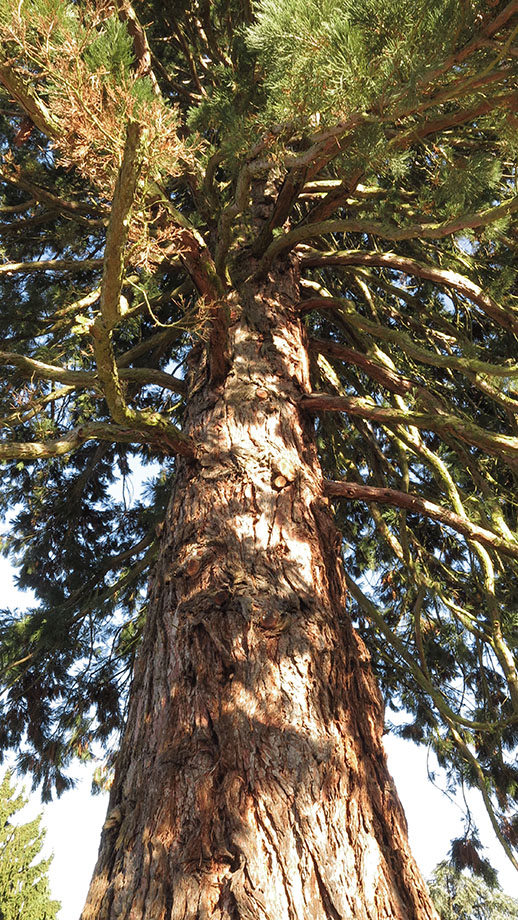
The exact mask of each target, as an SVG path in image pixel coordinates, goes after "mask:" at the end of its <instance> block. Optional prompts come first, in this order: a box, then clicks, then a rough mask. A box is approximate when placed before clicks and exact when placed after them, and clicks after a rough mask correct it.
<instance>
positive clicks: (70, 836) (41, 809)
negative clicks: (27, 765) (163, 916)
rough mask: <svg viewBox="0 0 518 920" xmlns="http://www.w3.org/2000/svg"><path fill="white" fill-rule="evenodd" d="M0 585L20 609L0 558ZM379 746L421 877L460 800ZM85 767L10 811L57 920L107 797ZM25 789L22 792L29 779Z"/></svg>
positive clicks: (485, 825) (508, 888) (418, 758)
mask: <svg viewBox="0 0 518 920" xmlns="http://www.w3.org/2000/svg"><path fill="white" fill-rule="evenodd" d="M0 586H1V592H2V593H1V598H2V606H5V607H8V606H17V607H18V608H20V609H21V608H22V607H23V606H25V605H26V604H27V603H28V602H29V599H28V598H27V595H25V594H20V592H17V591H16V588H15V584H14V579H13V571H12V569H11V567H10V565H9V564H8V562H7V561H6V560H5V559H2V558H0ZM385 747H386V751H387V756H388V762H389V769H390V772H391V773H392V776H393V777H394V780H395V783H396V787H397V789H398V792H399V796H400V798H401V801H402V803H403V807H404V809H405V813H406V816H407V821H408V826H409V838H410V844H411V847H412V850H413V852H414V856H415V858H416V860H417V863H418V865H419V868H420V869H421V872H422V874H423V875H424V877H425V878H428V877H429V876H430V875H431V873H432V871H433V869H434V868H435V866H436V865H437V863H438V862H440V861H441V860H442V859H445V858H446V856H447V853H448V850H449V846H450V840H451V839H452V838H453V837H455V836H460V835H461V834H462V832H463V811H462V803H459V802H455V801H453V800H451V799H450V798H448V797H447V796H446V795H445V794H444V793H443V792H442V791H440V789H439V788H437V786H434V785H433V784H432V783H431V782H430V780H429V779H428V770H430V771H432V772H434V773H436V774H437V777H440V775H441V770H440V768H439V767H438V765H437V761H436V760H435V757H434V756H433V755H430V756H429V757H428V755H427V751H426V750H425V749H424V748H421V747H417V746H416V745H415V744H413V743H412V742H410V741H403V740H402V739H400V738H395V737H394V736H386V737H385ZM92 772H93V766H92V765H84V766H82V765H78V766H77V768H76V770H75V772H74V777H75V778H76V780H77V785H76V788H75V789H73V790H71V791H69V792H65V793H64V794H63V795H62V796H61V798H60V799H57V800H55V801H53V802H51V803H50V804H48V805H45V806H43V805H42V804H41V800H40V798H39V795H38V793H34V794H31V795H29V804H28V805H27V807H26V809H25V810H24V811H23V812H20V813H19V815H18V816H17V820H19V821H24V822H25V821H29V820H30V819H31V818H33V817H35V816H36V815H37V814H40V813H42V814H43V821H42V826H43V827H44V828H45V829H46V832H47V834H46V843H45V850H44V855H45V856H47V855H49V854H50V853H53V861H52V864H51V867H50V870H49V877H50V884H51V890H52V896H53V897H54V898H55V899H56V900H58V901H61V904H62V907H61V911H60V913H59V915H58V916H59V920H78V918H79V915H80V913H81V910H82V908H83V905H84V902H85V899H86V894H87V890H88V885H89V882H90V878H91V876H92V873H93V870H94V866H95V861H96V858H97V849H98V845H99V838H100V834H101V828H102V825H103V822H104V819H105V814H106V808H107V796H106V795H96V796H92V794H91V778H92ZM438 782H440V780H439V779H438ZM21 785H24V784H23V782H21ZM25 788H26V791H27V793H28V791H29V783H25ZM470 806H471V807H472V809H473V812H474V815H475V819H476V823H477V826H478V828H479V832H480V837H481V839H482V842H483V843H484V845H485V847H486V850H485V852H484V854H483V855H484V856H486V857H487V858H489V859H490V860H491V862H492V864H493V866H494V867H495V869H497V871H498V875H499V881H500V884H501V886H502V888H503V889H504V891H505V892H506V893H507V894H509V895H512V896H513V897H518V873H517V872H516V870H515V869H513V867H512V866H511V864H510V863H509V861H508V860H507V858H506V857H505V855H504V853H503V851H502V849H501V847H500V845H499V844H498V843H497V841H496V838H495V837H494V834H493V831H492V829H491V826H490V824H489V819H488V818H487V816H486V814H485V809H484V807H483V805H482V804H481V797H480V795H479V794H478V793H476V792H473V793H472V795H471V797H470Z"/></svg>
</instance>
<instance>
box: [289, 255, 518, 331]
mask: <svg viewBox="0 0 518 920" xmlns="http://www.w3.org/2000/svg"><path fill="white" fill-rule="evenodd" d="M300 258H301V262H302V264H303V265H305V266H306V267H308V268H322V267H325V266H326V265H337V266H338V265H374V266H376V267H377V268H388V269H392V270H393V271H398V272H404V273H405V274H407V275H415V276H416V277H417V278H423V279H424V280H425V281H434V282H435V283H436V284H441V285H444V286H445V287H451V288H453V289H454V290H455V291H458V292H459V294H462V296H463V297H466V298H467V299H468V300H471V301H472V303H475V304H477V306H478V307H480V309H481V310H483V311H484V313H486V314H487V315H488V316H490V317H491V319H493V320H495V322H497V323H498V324H499V325H500V326H502V327H503V328H504V329H507V330H508V331H509V332H514V333H515V334H518V313H517V312H516V311H514V310H513V309H512V307H510V306H509V305H508V306H507V307H506V308H505V309H504V308H503V307H501V306H499V304H497V303H496V301H495V300H493V298H492V297H491V296H490V295H489V294H486V293H485V291H483V290H482V288H480V287H479V286H478V284H475V282H474V281H471V280H470V279H469V278H466V277H465V276H464V275H460V274H458V273H457V272H452V271H447V270H445V269H442V268H436V267H435V266H433V265H427V264H425V263H424V262H418V261H417V260H416V259H411V258H407V257H406V256H398V255H396V254H395V253H392V252H364V251H363V250H360V249H350V250H345V251H342V252H340V251H339V252H333V251H329V252H317V251H314V252H311V253H307V252H304V253H303V254H301V257H300Z"/></svg>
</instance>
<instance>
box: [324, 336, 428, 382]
mask: <svg viewBox="0 0 518 920" xmlns="http://www.w3.org/2000/svg"><path fill="white" fill-rule="evenodd" d="M309 344H310V348H311V350H312V351H317V352H319V353H320V354H323V355H331V356H332V357H334V358H339V359H340V360H341V361H347V362H348V363H349V364H354V365H356V367H360V368H361V369H362V370H363V371H365V372H366V373H367V374H368V375H369V377H371V379H372V380H377V381H378V383H381V385H382V386H384V387H386V388H387V390H390V391H391V393H397V394H398V395H399V396H404V395H405V394H406V393H409V392H411V391H412V390H414V389H415V388H416V387H417V386H418V385H417V384H416V383H415V382H414V381H413V380H410V378H409V377H402V376H401V374H398V373H396V372H395V371H393V370H390V368H388V367H386V366H385V365H383V364H380V363H379V362H378V361H373V360H372V358H369V357H368V356H367V355H366V354H364V353H363V352H361V351H357V350H356V349H355V348H348V347H347V346H346V345H338V344H337V343H336V342H331V341H325V340H323V339H317V338H311V339H310V340H309Z"/></svg>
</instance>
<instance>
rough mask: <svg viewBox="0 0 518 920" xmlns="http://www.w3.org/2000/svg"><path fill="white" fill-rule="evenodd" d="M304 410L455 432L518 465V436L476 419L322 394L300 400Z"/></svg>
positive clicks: (454, 434) (474, 444)
mask: <svg viewBox="0 0 518 920" xmlns="http://www.w3.org/2000/svg"><path fill="white" fill-rule="evenodd" d="M300 404H301V406H302V407H303V408H304V409H309V410H310V411H312V412H346V413H348V414H349V415H358V416H360V418H368V419H371V420H372V421H374V422H378V423H379V424H380V425H389V426H390V425H394V424H396V425H405V426H413V427H415V428H424V429H425V430H427V431H435V432H437V434H441V435H449V436H451V435H453V437H455V438H459V440H461V441H465V442H466V443H467V444H471V446H472V447H477V448H479V450H482V451H486V452H487V453H488V454H491V455H492V456H494V457H501V459H503V460H505V461H506V463H507V464H508V465H509V466H512V467H513V468H514V467H518V438H513V437H510V436H509V435H504V434H497V433H496V432H489V431H486V430H485V429H484V428H480V427H479V426H478V425H476V424H475V423H474V422H470V421H469V420H467V419H463V418H459V416H456V415H449V414H448V413H446V412H444V413H440V412H439V411H437V408H436V409H435V411H434V412H419V411H417V412H407V411H404V410H403V409H394V408H392V407H391V408H387V407H382V406H378V405H376V403H374V402H372V401H371V400H369V399H363V398H360V397H354V396H326V395H320V394H318V393H316V394H313V395H311V396H305V397H304V398H303V399H301V401H300Z"/></svg>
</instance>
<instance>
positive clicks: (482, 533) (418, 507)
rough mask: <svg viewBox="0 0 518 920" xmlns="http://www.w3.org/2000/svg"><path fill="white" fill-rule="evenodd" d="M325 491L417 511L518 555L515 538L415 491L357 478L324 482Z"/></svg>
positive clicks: (357, 499) (338, 496) (517, 556)
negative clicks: (459, 513) (376, 484)
mask: <svg viewBox="0 0 518 920" xmlns="http://www.w3.org/2000/svg"><path fill="white" fill-rule="evenodd" d="M324 492H325V494H326V495H328V496H329V497H330V498H347V499H350V500H351V501H365V502H376V503H377V504H383V505H392V506H393V507H396V508H405V509H406V510H408V511H412V512H414V513H416V514H425V515H426V516H427V517H431V518H433V519H434V520H435V521H440V522H441V524H445V525H446V526H447V527H451V528H452V529H453V530H456V531H458V533H461V534H462V535H463V536H464V537H467V538H468V539H470V540H476V541H477V542H478V543H483V544H484V546H488V547H489V548H490V549H496V550H499V551H500V552H501V553H503V554H504V555H506V556H512V557H513V558H514V559H518V542H517V543H516V544H512V543H509V541H507V540H504V539H503V538H502V537H499V536H498V535H497V534H495V533H493V532H492V531H490V530H486V529H485V528H483V527H479V526H478V524H473V523H472V522H471V521H469V520H468V519H467V518H463V517H460V515H458V514H454V512H453V511H448V509H447V508H443V507H441V505H436V504H434V503H433V502H430V501H428V500H427V499H425V498H420V497H419V496H418V495H412V494H411V493H409V492H399V491H398V490H396V489H384V488H379V487H377V486H368V485H364V484H363V483H357V482H326V483H325V484H324Z"/></svg>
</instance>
